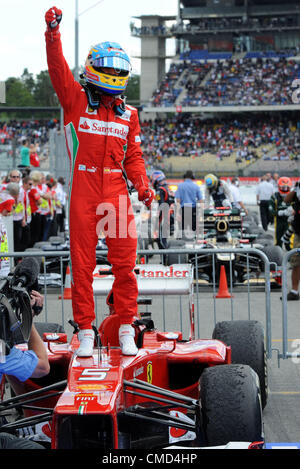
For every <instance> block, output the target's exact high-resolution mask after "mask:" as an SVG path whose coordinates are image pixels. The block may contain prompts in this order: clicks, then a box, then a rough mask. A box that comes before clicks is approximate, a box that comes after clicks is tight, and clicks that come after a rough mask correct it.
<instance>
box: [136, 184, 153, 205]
mask: <svg viewBox="0 0 300 469" xmlns="http://www.w3.org/2000/svg"><path fill="white" fill-rule="evenodd" d="M138 199H139V201H140V202H143V203H144V204H145V205H146V207H150V205H151V203H152V200H153V199H154V192H153V190H152V189H149V188H148V187H145V186H142V187H140V188H139V190H138Z"/></svg>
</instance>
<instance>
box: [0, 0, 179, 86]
mask: <svg viewBox="0 0 300 469" xmlns="http://www.w3.org/2000/svg"><path fill="white" fill-rule="evenodd" d="M0 5H1V10H0V11H1V13H0V64H1V65H0V81H1V80H2V81H4V80H6V79H7V78H8V77H11V76H15V77H20V76H21V75H22V73H23V70H24V68H28V70H29V72H31V73H33V74H34V75H35V74H37V73H39V72H40V71H41V70H46V69H47V63H46V54H45V40H44V31H45V20H44V16H45V12H46V11H47V10H48V8H50V7H52V6H53V5H55V6H57V8H60V9H61V10H62V11H63V18H62V22H61V33H62V42H63V50H64V55H65V58H66V60H67V62H68V64H69V66H70V67H71V68H73V67H74V65H75V33H74V24H75V11H76V9H75V5H76V2H75V0H54V1H53V2H50V1H49V0H0ZM90 7H92V8H90ZM78 13H79V65H83V64H84V61H85V59H86V56H87V54H88V51H89V49H90V47H91V46H92V45H94V44H97V43H99V42H102V41H107V40H110V41H115V42H119V43H120V44H121V45H122V46H123V48H124V49H125V50H126V52H127V53H128V55H130V57H131V58H132V62H133V72H135V73H139V71H140V68H139V66H140V60H137V59H134V58H133V56H134V55H139V53H140V39H138V38H133V37H131V35H130V28H129V24H130V22H131V21H133V17H134V16H141V15H156V14H158V15H161V16H163V15H176V14H177V0H126V1H125V0H100V1H97V0H78ZM134 21H135V22H136V24H137V26H139V25H140V22H139V21H138V20H134ZM167 44H168V51H169V52H173V51H174V46H173V41H172V40H169V41H168V42H167Z"/></svg>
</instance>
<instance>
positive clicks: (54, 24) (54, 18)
mask: <svg viewBox="0 0 300 469" xmlns="http://www.w3.org/2000/svg"><path fill="white" fill-rule="evenodd" d="M61 18H62V11H61V10H59V9H58V8H56V7H52V8H50V9H49V10H48V11H47V12H46V14H45V21H46V24H47V31H51V32H53V31H56V30H57V29H58V27H59V23H60V22H61Z"/></svg>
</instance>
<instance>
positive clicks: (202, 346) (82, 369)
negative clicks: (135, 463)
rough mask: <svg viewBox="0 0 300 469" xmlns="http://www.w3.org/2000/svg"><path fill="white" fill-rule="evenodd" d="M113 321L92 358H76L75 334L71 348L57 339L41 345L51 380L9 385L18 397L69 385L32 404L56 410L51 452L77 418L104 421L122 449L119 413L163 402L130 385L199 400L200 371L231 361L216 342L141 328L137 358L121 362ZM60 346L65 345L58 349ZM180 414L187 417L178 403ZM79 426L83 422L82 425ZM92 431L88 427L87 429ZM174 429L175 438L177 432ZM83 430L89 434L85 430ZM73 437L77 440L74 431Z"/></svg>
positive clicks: (114, 318) (112, 440) (115, 444)
mask: <svg viewBox="0 0 300 469" xmlns="http://www.w3.org/2000/svg"><path fill="white" fill-rule="evenodd" d="M117 321H118V316H116V315H112V316H108V318H106V319H105V320H104V322H103V323H102V325H101V326H100V330H99V332H100V337H101V341H102V344H103V346H102V347H101V348H95V349H94V354H93V356H92V357H88V358H79V357H77V356H76V353H74V352H76V349H77V347H78V345H79V343H78V339H77V335H76V334H75V335H74V336H73V338H72V340H71V342H70V344H69V343H64V342H65V337H62V336H63V334H58V336H60V339H58V341H56V342H55V341H50V342H48V344H45V345H46V346H47V347H48V350H49V352H48V353H49V361H50V364H51V372H50V375H49V376H47V377H46V378H42V379H41V380H39V379H34V380H27V381H26V382H25V383H20V382H16V380H14V381H11V384H12V386H13V387H14V388H15V391H16V393H17V394H21V393H26V392H28V391H32V390H33V389H37V387H39V386H45V385H49V384H52V383H55V382H56V381H59V380H62V379H67V386H66V387H65V389H64V391H63V392H62V393H61V395H59V396H57V395H54V396H53V397H51V394H54V393H55V390H52V391H51V392H49V393H48V394H49V396H48V398H47V399H43V400H40V401H37V402H35V404H34V405H35V406H43V407H51V408H53V409H54V412H53V419H52V424H51V428H52V435H51V447H52V448H54V449H55V448H61V447H66V445H67V446H68V443H66V442H65V440H64V438H65V437H63V441H64V442H63V443H62V434H63V435H65V434H67V433H68V432H67V430H66V428H68V425H69V422H70V418H73V419H74V420H72V432H73V426H74V427H76V421H77V420H76V418H77V417H76V416H83V417H84V416H90V417H91V416H93V418H95V419H96V420H97V422H100V421H101V419H104V420H105V417H108V419H107V420H106V422H107V423H106V424H105V425H108V426H109V428H111V433H112V434H111V437H110V448H120V447H122V445H121V444H120V441H119V436H120V430H119V416H120V415H121V414H122V412H124V411H125V410H126V409H130V408H133V407H134V406H137V405H139V404H143V405H145V400H146V401H147V400H148V401H149V402H152V403H153V398H154V401H155V402H156V404H158V405H160V404H159V402H158V401H160V400H161V399H157V398H156V399H155V393H154V392H152V391H151V389H147V396H148V397H146V398H145V395H139V393H131V392H130V389H129V388H130V386H129V385H128V381H131V382H132V381H133V380H134V379H136V378H137V379H138V381H139V382H144V383H145V384H146V385H154V386H158V387H159V388H163V389H164V390H167V391H170V392H176V393H180V394H181V395H184V396H189V397H190V398H193V399H198V398H199V376H200V374H201V371H202V370H203V369H204V368H205V367H207V366H215V365H219V364H228V363H230V361H231V349H230V347H227V346H225V345H224V344H223V343H222V342H220V341H218V340H212V339H208V340H204V339H198V340H189V341H182V334H181V333H180V332H176V333H174V332H172V333H167V332H160V331H157V330H155V329H152V330H145V326H141V325H139V326H135V327H136V337H137V340H138V336H139V334H142V346H141V347H140V348H139V351H138V354H137V355H136V356H132V357H131V356H124V355H122V354H121V350H120V348H119V346H118V343H116V341H117V335H116V333H115V331H117V330H118V328H117V327H115V326H117ZM44 336H45V334H44ZM50 340H51V338H50ZM60 340H61V341H62V342H63V343H59V342H60ZM43 380H44V381H43ZM39 382H40V383H39ZM124 383H127V385H126V384H125V385H124ZM175 400H176V398H175ZM178 410H179V411H180V412H183V413H185V409H184V408H183V407H181V403H180V402H179V403H178ZM38 413H41V412H40V411H39V412H38ZM24 414H25V416H29V415H36V414H37V412H35V411H34V410H32V409H24ZM66 422H67V423H66ZM74 422H75V423H74ZM82 422H83V419H81V424H82ZM108 422H109V423H108ZM90 425H91V424H90V421H88V422H87V427H89V426H90ZM83 426H84V425H83ZM172 428H173V433H174V430H175V428H174V427H172ZM86 430H87V431H89V429H88V428H87V429H86ZM74 432H75V434H76V430H74ZM175 433H176V431H175ZM179 433H180V432H179ZM183 433H184V431H183Z"/></svg>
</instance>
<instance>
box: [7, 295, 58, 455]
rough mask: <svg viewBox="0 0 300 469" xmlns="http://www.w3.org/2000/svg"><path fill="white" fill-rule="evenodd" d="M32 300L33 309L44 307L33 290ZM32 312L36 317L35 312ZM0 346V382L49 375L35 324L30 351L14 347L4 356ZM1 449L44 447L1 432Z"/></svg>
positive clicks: (39, 297) (29, 343) (31, 335)
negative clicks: (6, 378)
mask: <svg viewBox="0 0 300 469" xmlns="http://www.w3.org/2000/svg"><path fill="white" fill-rule="evenodd" d="M30 298H31V300H30V303H31V307H34V306H37V307H40V308H41V307H42V306H43V302H44V298H43V296H42V295H41V294H40V293H38V292H37V291H35V290H32V291H31V293H30ZM32 311H33V313H32V314H33V316H34V310H32ZM0 345H1V348H0V381H1V379H2V375H3V374H7V375H11V376H14V377H15V378H17V379H18V380H19V381H26V380H27V379H29V378H41V377H42V376H45V375H47V374H48V373H49V371H50V365H49V361H48V354H47V350H46V348H45V345H44V342H43V340H42V339H41V337H40V335H39V333H38V332H37V330H36V328H35V326H34V324H33V325H32V328H31V333H30V337H29V340H28V350H24V351H23V350H20V349H18V348H17V347H16V346H14V347H12V348H11V350H10V351H9V353H8V355H6V356H4V354H5V344H4V343H3V341H1V344H0ZM3 349H4V350H3ZM0 449H43V446H41V445H39V444H38V443H36V442H34V441H30V440H26V439H23V438H18V437H16V436H15V435H11V434H9V433H1V432H0Z"/></svg>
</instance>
